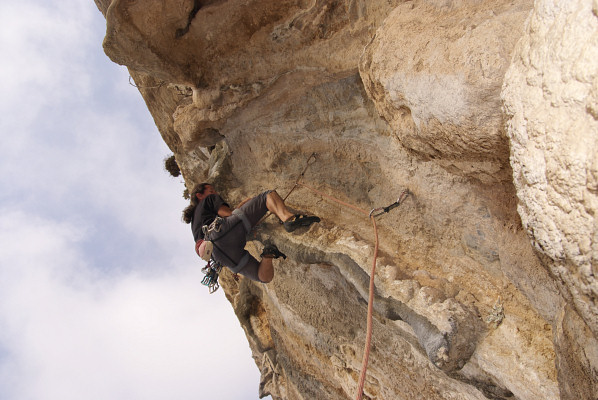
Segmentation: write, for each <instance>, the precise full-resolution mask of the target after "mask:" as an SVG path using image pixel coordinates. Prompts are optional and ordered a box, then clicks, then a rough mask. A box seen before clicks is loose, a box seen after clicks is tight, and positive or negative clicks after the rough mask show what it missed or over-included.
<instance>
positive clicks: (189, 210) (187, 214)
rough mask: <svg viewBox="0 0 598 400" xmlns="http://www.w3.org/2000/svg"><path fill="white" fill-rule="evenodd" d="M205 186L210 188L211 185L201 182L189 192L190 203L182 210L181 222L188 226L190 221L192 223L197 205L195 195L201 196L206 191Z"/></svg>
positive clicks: (197, 201)
mask: <svg viewBox="0 0 598 400" xmlns="http://www.w3.org/2000/svg"><path fill="white" fill-rule="evenodd" d="M206 186H212V184H211V183H208V182H203V183H200V184H197V185H195V187H194V188H193V190H192V191H191V195H190V197H191V203H190V204H189V205H188V206H187V207H186V208H185V209H184V210H183V222H185V223H186V224H190V223H191V221H193V215H194V214H195V209H196V208H197V205H198V204H199V200H198V198H197V196H196V195H197V194H203V192H204V191H205V190H206Z"/></svg>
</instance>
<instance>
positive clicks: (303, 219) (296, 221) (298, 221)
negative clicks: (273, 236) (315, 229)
mask: <svg viewBox="0 0 598 400" xmlns="http://www.w3.org/2000/svg"><path fill="white" fill-rule="evenodd" d="M315 222H320V218H318V217H316V216H311V217H308V216H307V215H302V214H295V216H294V217H293V218H292V219H289V220H288V221H286V222H283V224H282V225H283V226H284V229H285V231H287V232H293V231H294V230H296V229H298V228H300V227H302V226H310V225H311V224H313V223H315Z"/></svg>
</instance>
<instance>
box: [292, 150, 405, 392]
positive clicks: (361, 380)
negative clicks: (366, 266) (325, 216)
mask: <svg viewBox="0 0 598 400" xmlns="http://www.w3.org/2000/svg"><path fill="white" fill-rule="evenodd" d="M312 156H313V155H312ZM310 159H311V157H310ZM308 162H309V160H308ZM304 173H305V171H303V174H304ZM303 174H301V177H303ZM301 177H300V178H299V179H298V180H297V182H296V183H295V186H293V189H291V192H292V191H293V190H294V189H295V187H297V185H300V186H302V187H304V188H306V189H309V190H311V191H312V192H314V193H317V194H319V195H320V196H322V197H325V198H327V199H329V200H332V201H334V202H336V203H338V204H341V205H343V206H346V207H349V208H351V209H353V210H355V211H357V212H360V213H362V214H364V215H367V216H368V217H369V218H370V220H371V221H372V227H373V228H374V236H375V239H376V244H375V246H374V260H373V262H372V271H371V272H370V288H369V291H370V293H369V297H368V315H367V329H366V335H365V348H364V350H363V359H362V363H361V373H360V375H359V383H358V385H357V394H356V397H355V399H356V400H361V399H362V397H363V388H364V386H365V377H366V372H367V368H368V361H369V359H370V347H371V342H372V329H373V324H372V322H373V313H374V290H375V287H374V276H375V274H376V261H377V258H378V246H379V240H378V227H377V226H376V219H375V217H376V215H374V213H376V212H379V211H382V212H388V211H390V210H391V209H393V208H394V207H396V206H398V205H400V204H401V203H402V201H403V200H404V199H405V198H406V197H407V195H408V194H409V191H408V190H404V191H403V192H401V195H400V196H399V198H398V200H397V201H396V202H395V203H393V204H391V205H390V206H388V207H381V208H375V209H373V210H372V211H370V212H367V211H366V210H364V209H363V208H359V207H357V206H354V205H352V204H349V203H346V202H344V201H342V200H339V199H337V198H335V197H332V196H329V195H327V194H326V193H323V192H321V191H319V190H317V189H314V188H312V187H310V186H308V185H306V184H304V183H300V182H299V181H300V179H301ZM290 194H291V193H290V192H289V195H290ZM287 197H288V195H287ZM378 215H380V214H378Z"/></svg>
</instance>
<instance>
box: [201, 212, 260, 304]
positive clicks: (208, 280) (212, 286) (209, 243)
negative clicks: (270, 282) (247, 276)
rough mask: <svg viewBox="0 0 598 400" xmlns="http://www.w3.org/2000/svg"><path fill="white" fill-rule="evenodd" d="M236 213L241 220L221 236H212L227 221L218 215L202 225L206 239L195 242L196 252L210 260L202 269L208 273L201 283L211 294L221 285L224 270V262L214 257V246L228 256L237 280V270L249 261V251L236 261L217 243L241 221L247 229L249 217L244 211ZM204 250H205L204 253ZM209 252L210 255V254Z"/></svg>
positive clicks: (204, 258)
mask: <svg viewBox="0 0 598 400" xmlns="http://www.w3.org/2000/svg"><path fill="white" fill-rule="evenodd" d="M235 211H236V210H235ZM233 213H234V212H233ZM234 214H238V215H239V217H240V218H239V221H238V222H237V223H236V224H235V225H233V226H232V227H230V229H229V230H228V231H227V232H225V233H224V234H223V235H222V236H220V237H219V238H216V239H214V238H213V236H212V235H213V234H214V233H218V232H220V230H221V228H222V224H223V223H224V221H225V219H224V218H222V217H216V218H215V219H214V221H212V223H210V224H209V225H204V226H202V227H201V230H202V232H203V234H204V239H200V240H198V241H197V242H196V244H195V252H196V253H197V255H199V256H200V257H201V258H202V259H203V260H205V261H207V262H208V264H207V265H206V266H205V267H204V268H202V269H201V271H202V272H203V273H204V274H206V276H205V277H204V278H203V280H202V281H201V283H202V284H203V285H204V286H207V287H208V288H209V290H210V294H212V293H214V292H215V291H216V290H218V288H219V287H220V284H219V283H218V277H219V274H220V271H221V270H222V264H221V263H220V262H218V261H216V260H215V259H214V255H213V251H212V250H213V248H216V249H217V250H218V251H219V252H220V253H221V254H222V255H224V256H225V257H226V258H228V260H229V261H230V262H231V264H230V267H231V271H232V272H233V277H234V278H235V281H236V280H238V276H237V273H236V272H235V271H240V270H241V269H243V267H244V266H245V264H247V262H248V261H249V253H245V255H244V256H243V257H241V260H239V261H238V262H236V261H235V260H233V259H232V258H231V257H230V256H229V255H228V254H227V253H226V252H225V251H224V250H222V249H221V248H220V247H219V246H218V245H217V244H216V241H218V240H220V239H222V238H223V237H225V236H226V235H228V233H229V232H231V231H232V230H233V228H234V227H235V226H237V225H238V224H240V223H243V225H244V227H245V230H247V224H248V223H249V222H248V221H246V220H247V217H246V216H245V214H243V213H234ZM202 247H203V248H202ZM202 250H203V253H202ZM208 252H209V255H208Z"/></svg>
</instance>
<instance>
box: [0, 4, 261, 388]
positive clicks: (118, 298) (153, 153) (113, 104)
mask: <svg viewBox="0 0 598 400" xmlns="http://www.w3.org/2000/svg"><path fill="white" fill-rule="evenodd" d="M0 22H1V23H0V52H1V54H2V62H1V63H0V75H1V76H2V77H3V79H2V81H1V83H0V87H1V90H0V107H1V113H2V117H1V118H0V134H1V145H0V166H1V168H0V399H2V400H81V399H86V400H96V399H97V400H119V399H127V400H137V399H139V400H153V399H156V400H157V399H169V400H174V399H176V400H186V399H194V400H196V399H218V400H227V399H234V400H254V399H257V398H258V385H259V371H258V368H257V367H256V365H255V363H254V361H253V359H252V357H251V353H250V350H249V345H248V344H247V340H246V338H245V335H244V333H243V330H242V328H241V326H240V324H239V322H238V320H237V319H236V317H235V315H234V312H233V310H232V307H231V306H230V304H229V303H228V302H227V300H226V298H225V296H224V293H223V291H222V290H219V291H218V292H216V293H214V294H212V295H210V294H209V293H208V290H207V288H205V287H204V286H202V285H201V283H200V282H201V279H202V277H203V274H202V273H201V267H202V264H201V262H200V261H201V260H199V258H198V257H197V255H196V254H195V252H194V247H193V245H194V243H193V239H192V236H191V232H190V229H189V226H188V225H185V224H184V223H182V222H181V211H182V209H183V208H184V207H185V206H186V205H187V201H186V200H184V199H183V197H182V192H183V190H184V185H183V183H182V181H181V180H180V178H174V177H172V176H170V175H169V174H168V173H167V172H166V171H165V170H164V164H163V160H164V159H165V158H166V157H168V156H169V155H170V154H171V152H170V151H169V149H168V147H167V146H166V145H165V143H164V142H163V141H162V139H161V137H160V134H159V132H158V131H157V128H156V127H155V125H154V123H153V120H152V118H151V115H150V114H149V111H148V110H147V108H146V106H145V103H144V102H143V99H142V97H141V95H140V94H139V92H138V91H137V89H135V88H134V87H132V86H131V85H130V84H129V80H128V78H129V74H128V71H127V69H126V68H125V67H123V66H119V65H116V64H114V63H112V62H111V61H110V60H109V59H108V57H106V55H105V54H104V52H103V50H102V40H103V37H104V34H105V29H106V26H105V20H104V17H103V16H102V14H101V13H100V12H99V11H98V9H97V7H96V5H95V3H94V2H93V0H60V1H58V0H53V1H49V0H20V1H14V2H9V1H7V0H3V1H2V2H0Z"/></svg>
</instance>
